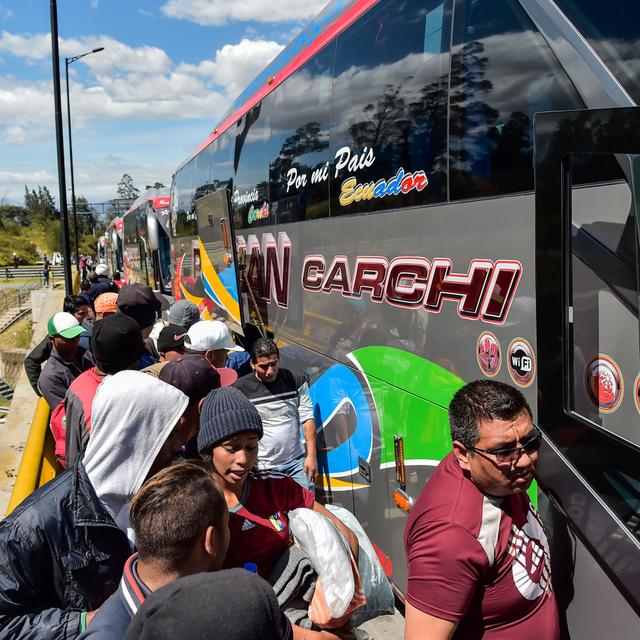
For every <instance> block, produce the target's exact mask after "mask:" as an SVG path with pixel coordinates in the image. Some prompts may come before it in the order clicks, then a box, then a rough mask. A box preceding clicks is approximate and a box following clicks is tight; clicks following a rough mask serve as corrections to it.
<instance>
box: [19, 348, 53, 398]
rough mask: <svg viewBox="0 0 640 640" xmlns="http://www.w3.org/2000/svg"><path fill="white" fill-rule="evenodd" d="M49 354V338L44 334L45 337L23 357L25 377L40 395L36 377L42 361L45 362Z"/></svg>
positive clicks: (38, 375) (40, 369)
mask: <svg viewBox="0 0 640 640" xmlns="http://www.w3.org/2000/svg"><path fill="white" fill-rule="evenodd" d="M50 355H51V340H50V339H49V336H46V337H45V339H44V340H43V341H42V342H41V343H40V344H38V345H36V346H35V347H34V348H33V349H32V350H31V352H30V353H29V355H28V356H27V357H26V358H25V359H24V369H25V371H26V372H27V378H29V382H30V384H31V386H32V387H33V390H34V391H35V392H36V393H37V394H38V395H42V394H41V393H40V390H39V389H38V378H39V377H40V373H41V372H42V363H43V362H46V361H47V360H48V359H49V356H50Z"/></svg>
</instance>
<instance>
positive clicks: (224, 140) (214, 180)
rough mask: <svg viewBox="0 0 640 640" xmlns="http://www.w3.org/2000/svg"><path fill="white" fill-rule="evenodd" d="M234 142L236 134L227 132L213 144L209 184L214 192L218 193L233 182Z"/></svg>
mask: <svg viewBox="0 0 640 640" xmlns="http://www.w3.org/2000/svg"><path fill="white" fill-rule="evenodd" d="M234 140H235V132H233V131H227V132H226V133H224V134H223V135H221V136H220V137H219V138H218V139H217V140H216V141H215V142H214V143H213V149H212V154H211V171H210V172H209V182H210V183H211V186H212V190H213V191H218V189H221V188H222V187H226V186H228V185H229V184H230V183H231V182H232V179H233V145H234Z"/></svg>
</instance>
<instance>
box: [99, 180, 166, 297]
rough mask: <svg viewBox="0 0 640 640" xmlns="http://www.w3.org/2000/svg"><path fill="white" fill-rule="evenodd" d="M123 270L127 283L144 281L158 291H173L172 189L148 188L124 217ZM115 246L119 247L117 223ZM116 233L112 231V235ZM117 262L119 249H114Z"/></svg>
mask: <svg viewBox="0 0 640 640" xmlns="http://www.w3.org/2000/svg"><path fill="white" fill-rule="evenodd" d="M120 224H121V225H122V269H123V280H124V281H125V282H126V283H131V282H142V283H144V284H147V285H150V286H151V287H153V288H154V289H157V290H158V291H162V292H166V293H168V292H169V291H170V290H171V270H170V262H171V250H170V240H169V234H168V226H169V190H168V189H148V190H147V191H145V192H144V193H142V194H141V195H140V196H139V197H138V198H137V199H136V200H135V202H134V203H133V204H132V205H131V207H130V208H129V209H128V210H127V212H126V213H125V214H124V216H123V217H122V222H121V223H120ZM113 231H114V232H115V233H116V235H115V237H113V238H112V240H111V242H112V246H113V247H116V248H117V246H118V239H119V238H118V233H117V229H116V226H115V223H114V227H113ZM112 235H113V234H112ZM114 255H115V256H116V261H117V250H116V251H114Z"/></svg>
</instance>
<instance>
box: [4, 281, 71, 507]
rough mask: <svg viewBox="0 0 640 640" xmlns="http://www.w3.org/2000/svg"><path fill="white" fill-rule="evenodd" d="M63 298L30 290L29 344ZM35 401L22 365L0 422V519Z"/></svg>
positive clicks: (39, 334)
mask: <svg viewBox="0 0 640 640" xmlns="http://www.w3.org/2000/svg"><path fill="white" fill-rule="evenodd" d="M63 299H64V291H63V290H61V289H40V290H38V291H34V292H32V308H33V328H34V333H33V337H32V339H31V346H32V347H33V346H35V345H36V344H38V342H40V341H41V340H42V339H43V338H44V336H45V335H46V333H47V319H48V318H49V317H50V316H52V315H53V314H54V313H56V311H60V309H62V301H63ZM37 400H38V396H36V394H35V393H34V391H33V389H32V388H31V385H30V384H29V380H28V379H27V374H26V372H25V370H24V368H23V369H22V371H21V372H20V377H19V378H18V382H17V383H16V388H15V390H14V392H13V400H12V401H11V408H10V410H9V413H8V415H7V420H6V423H5V424H3V425H0V518H2V517H3V516H4V514H5V512H6V510H7V505H8V504H9V499H10V498H11V491H12V490H13V484H14V482H15V477H16V473H17V471H18V467H19V466H20V460H21V459H22V451H23V450H24V444H25V442H26V440H27V436H28V434H29V428H30V427H31V420H32V419H33V412H34V411H35V408H36V403H37Z"/></svg>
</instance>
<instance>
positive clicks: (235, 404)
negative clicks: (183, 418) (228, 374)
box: [198, 387, 262, 453]
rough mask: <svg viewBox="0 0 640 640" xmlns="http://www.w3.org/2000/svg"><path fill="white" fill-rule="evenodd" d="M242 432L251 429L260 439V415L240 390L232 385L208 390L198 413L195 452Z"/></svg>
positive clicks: (205, 449) (200, 451)
mask: <svg viewBox="0 0 640 640" xmlns="http://www.w3.org/2000/svg"><path fill="white" fill-rule="evenodd" d="M245 431H255V432H256V433H257V434H258V438H262V418H261V417H260V414H259V413H258V410H257V409H256V408H255V407H254V406H253V405H252V404H251V402H250V401H249V399H248V398H247V397H246V396H245V395H244V393H242V391H238V389H234V388H233V387H225V388H221V389H214V390H213V391H211V392H210V393H209V395H208V396H207V397H206V398H205V401H204V404H203V405H202V411H201V412H200V432H199V433H198V452H199V453H202V452H203V451H207V450H208V449H210V448H211V447H212V446H213V445H215V444H216V443H218V442H220V441H221V440H225V439H227V438H230V437H231V436H235V435H236V434H238V433H243V432H245Z"/></svg>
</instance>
